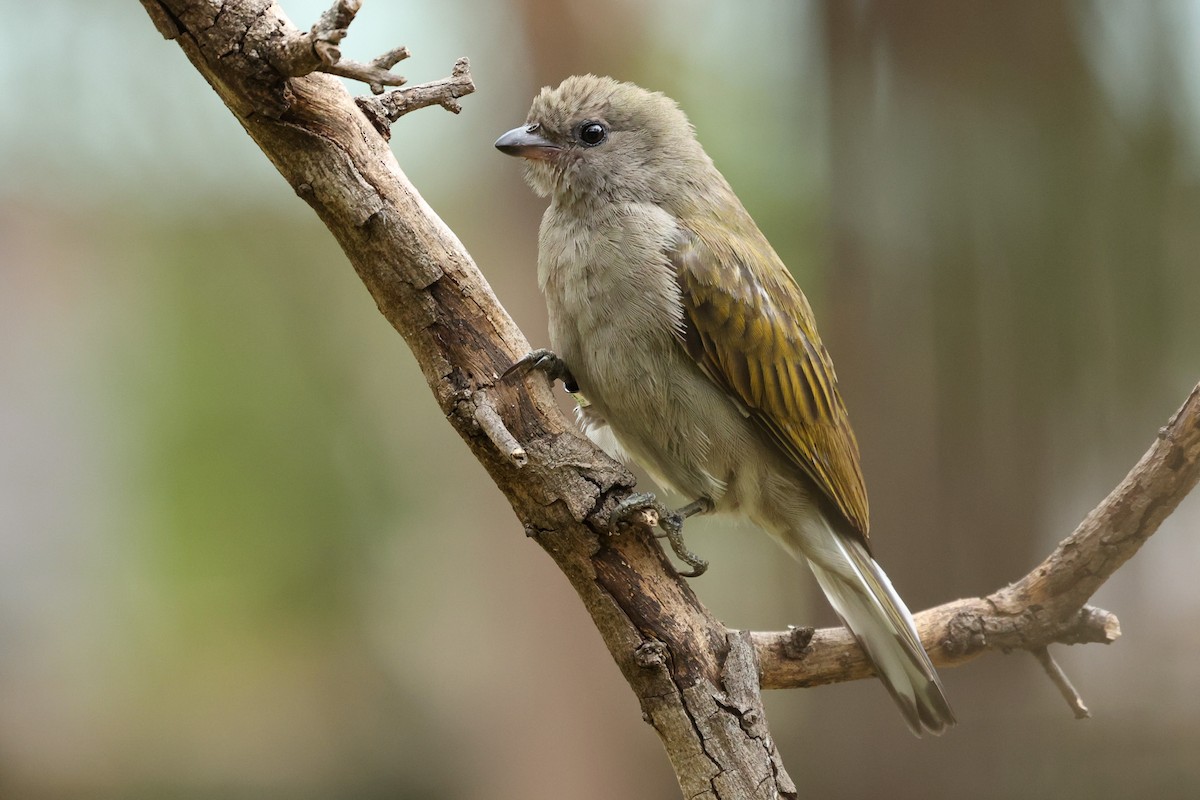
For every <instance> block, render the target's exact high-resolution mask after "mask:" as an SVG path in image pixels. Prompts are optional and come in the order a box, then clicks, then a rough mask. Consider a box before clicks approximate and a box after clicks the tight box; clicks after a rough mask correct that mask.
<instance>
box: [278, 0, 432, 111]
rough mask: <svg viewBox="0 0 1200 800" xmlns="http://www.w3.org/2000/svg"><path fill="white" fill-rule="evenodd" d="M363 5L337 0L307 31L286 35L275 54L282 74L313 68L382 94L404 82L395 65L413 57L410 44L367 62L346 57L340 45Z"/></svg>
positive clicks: (352, 0)
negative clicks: (407, 46)
mask: <svg viewBox="0 0 1200 800" xmlns="http://www.w3.org/2000/svg"><path fill="white" fill-rule="evenodd" d="M361 7H362V0H335V1H334V4H333V5H332V6H331V7H330V8H329V9H327V10H326V11H325V12H324V13H323V14H321V16H320V18H318V19H317V21H316V22H315V23H314V24H313V26H312V28H311V29H310V30H309V31H308V32H307V33H294V34H292V35H290V36H285V37H284V39H283V41H282V42H280V43H279V45H278V46H277V47H276V49H275V52H274V53H273V54H272V58H271V62H272V64H273V65H274V66H275V68H276V69H277V70H278V71H279V73H280V74H282V75H285V76H287V77H289V78H299V77H301V76H304V75H308V74H309V73H311V72H328V73H329V74H330V75H338V76H341V77H343V78H350V79H351V80H356V81H362V82H363V83H365V84H367V85H368V86H369V87H370V88H371V91H372V92H373V93H375V94H382V93H383V90H384V89H383V87H385V86H403V85H404V84H405V83H406V79H405V78H404V77H403V76H401V75H397V74H395V73H393V72H392V71H391V69H392V67H394V66H396V64H398V63H399V62H400V61H402V60H404V59H406V58H408V57H409V55H410V53H409V51H408V48H406V47H397V48H395V49H393V50H389V51H388V52H386V53H384V54H383V55H381V56H379V57H378V58H375V59H372V60H371V61H370V62H368V63H366V64H363V63H362V62H359V61H351V60H350V59H347V58H342V51H341V49H340V48H339V47H338V45H339V44H341V41H342V39H345V38H346V34H347V33H349V28H350V23H351V22H353V21H354V15H355V14H357V13H358V10H359V8H361Z"/></svg>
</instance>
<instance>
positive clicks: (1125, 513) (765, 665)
mask: <svg viewBox="0 0 1200 800" xmlns="http://www.w3.org/2000/svg"><path fill="white" fill-rule="evenodd" d="M1198 480H1200V385H1197V386H1196V387H1195V388H1194V389H1192V392H1191V394H1190V395H1189V396H1188V398H1187V400H1186V401H1185V402H1184V404H1183V406H1182V407H1181V408H1180V409H1179V411H1178V412H1176V413H1175V415H1174V416H1173V417H1172V418H1171V421H1170V422H1169V423H1167V425H1166V427H1164V428H1163V429H1162V430H1160V431H1159V434H1158V437H1157V439H1156V440H1155V442H1154V444H1153V445H1152V446H1151V447H1150V449H1149V450H1148V451H1147V452H1146V454H1145V455H1144V456H1142V459H1141V460H1140V461H1139V462H1138V463H1137V465H1136V466H1135V467H1134V468H1133V469H1132V470H1131V471H1130V472H1129V474H1128V475H1127V476H1125V479H1124V480H1123V481H1121V483H1120V484H1119V485H1118V486H1117V487H1116V488H1115V489H1113V491H1112V492H1111V493H1110V494H1109V495H1108V497H1106V498H1105V499H1104V501H1103V502H1101V503H1100V505H1098V506H1096V508H1095V509H1094V510H1093V511H1092V512H1091V513H1090V514H1088V515H1087V517H1086V518H1085V519H1084V520H1083V522H1081V523H1080V524H1079V527H1077V528H1076V529H1075V532H1074V533H1072V534H1071V535H1070V536H1069V537H1067V538H1066V539H1064V540H1063V541H1062V542H1061V543H1060V544H1059V545H1058V547H1057V548H1055V550H1054V552H1053V553H1051V554H1050V556H1049V557H1048V558H1046V560H1045V561H1043V562H1042V563H1041V564H1039V565H1038V566H1037V567H1036V568H1035V569H1034V570H1033V571H1032V572H1030V573H1029V574H1028V575H1026V576H1025V577H1024V578H1022V579H1021V580H1019V581H1017V582H1016V583H1014V584H1012V585H1010V586H1006V587H1004V588H1002V589H1000V590H998V591H996V592H994V593H992V594H991V595H989V596H987V597H986V598H971V599H967V600H956V601H954V602H952V603H947V604H945V605H942V606H938V607H937V608H933V609H929V610H927V611H922V612H921V613H919V614H917V615H916V622H917V630H918V631H919V632H920V634H921V641H922V642H923V643H924V644H925V647H926V649H927V650H929V655H930V658H932V659H933V662H934V664H936V665H937V666H939V667H952V666H958V665H959V664H964V663H966V662H967V661H970V660H971V659H973V658H975V657H977V656H979V655H982V654H983V653H984V652H986V651H988V650H1001V651H1005V652H1007V651H1009V650H1031V651H1036V650H1038V649H1044V648H1045V647H1046V646H1047V645H1049V644H1054V643H1060V644H1083V643H1087V642H1099V643H1104V644H1108V643H1110V642H1113V641H1115V640H1116V639H1117V637H1119V636H1120V635H1121V626H1120V623H1119V622H1118V621H1117V618H1116V617H1115V616H1113V615H1112V614H1110V613H1109V612H1107V611H1104V610H1102V609H1099V608H1095V607H1094V606H1089V605H1085V604H1086V603H1087V601H1088V600H1089V599H1090V598H1091V596H1092V595H1093V594H1094V593H1095V591H1096V590H1097V589H1098V588H1100V586H1101V585H1102V584H1103V583H1104V581H1106V580H1107V579H1108V578H1109V577H1110V576H1111V575H1112V574H1113V573H1114V572H1115V571H1116V570H1117V568H1118V567H1120V566H1121V564H1124V563H1125V562H1126V561H1128V560H1129V559H1130V558H1131V557H1132V556H1133V554H1134V553H1136V552H1137V550H1138V548H1140V547H1141V546H1142V544H1144V543H1145V542H1146V540H1147V539H1149V538H1150V536H1151V535H1152V534H1153V533H1154V532H1155V531H1156V530H1158V526H1159V525H1160V524H1161V523H1162V521H1163V520H1164V519H1166V517H1167V516H1168V515H1169V514H1170V513H1171V512H1172V511H1173V510H1174V509H1175V507H1176V506H1177V505H1179V502H1180V501H1181V500H1182V499H1183V498H1184V497H1185V496H1186V495H1187V494H1188V493H1189V492H1190V491H1191V490H1192V489H1193V488H1194V487H1195V485H1196V483H1197V481H1198ZM752 636H753V639H754V643H755V647H756V649H757V651H758V657H759V662H760V665H761V671H762V685H763V688H764V689H786V688H792V687H797V686H817V685H821V684H826V683H837V682H840V681H846V680H855V679H858V678H865V677H868V676H870V675H873V674H874V672H873V671H872V669H871V667H870V665H869V664H868V662H867V660H866V657H865V656H864V655H863V654H862V651H861V650H860V649H859V647H858V645H857V643H855V642H854V640H853V638H852V637H851V636H850V634H849V632H847V631H846V630H845V629H844V628H829V629H825V630H818V631H816V632H814V633H813V635H812V640H811V641H810V642H809V643H808V644H807V646H806V647H804V648H803V649H801V650H799V651H797V649H796V647H795V638H794V637H795V632H794V631H783V632H778V633H755V634H753V635H752Z"/></svg>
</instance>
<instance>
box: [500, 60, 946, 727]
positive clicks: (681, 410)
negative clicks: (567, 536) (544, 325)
mask: <svg viewBox="0 0 1200 800" xmlns="http://www.w3.org/2000/svg"><path fill="white" fill-rule="evenodd" d="M496 147H497V148H498V149H499V150H501V151H502V152H504V153H508V154H510V155H514V156H520V157H522V158H524V159H526V170H525V178H526V180H527V181H528V183H529V185H530V186H531V187H532V188H533V190H534V191H535V192H537V194H538V195H540V196H542V197H548V198H549V199H550V206H549V208H547V210H546V213H545V216H543V218H542V225H541V233H540V235H539V238H538V283H539V285H540V287H541V290H542V292H543V293H544V294H545V297H546V303H547V306H548V308H549V317H550V342H551V347H552V351H553V352H551V351H537V352H534V353H531V354H529V355H528V356H526V357H525V358H524V359H522V360H521V361H520V362H518V364H517V365H514V366H515V367H517V368H518V369H528V368H530V367H537V368H541V369H544V370H546V371H548V372H549V373H550V374H551V375H552V376H554V377H559V378H561V379H563V380H564V382H565V383H566V384H567V387H568V389H572V390H578V391H579V392H580V393H581V394H582V395H583V397H584V398H586V401H585V402H583V403H581V417H582V420H583V423H584V427H585V429H586V430H587V432H588V434H589V435H590V436H591V437H592V438H593V439H594V440H595V441H596V442H597V443H598V444H600V445H601V446H604V447H606V449H608V450H609V451H610V452H614V454H617V455H619V456H622V457H629V458H632V460H634V461H636V462H637V463H638V464H640V465H641V466H642V467H644V468H645V469H646V471H647V472H649V473H650V475H651V476H652V477H653V478H654V479H655V480H656V481H657V482H658V483H659V484H661V485H662V486H664V487H665V488H668V489H673V490H675V491H677V492H680V493H682V494H683V495H684V496H686V497H688V498H693V499H694V501H695V502H693V503H691V504H689V505H688V506H686V507H685V508H684V509H681V514H682V516H687V515H690V514H693V513H697V512H705V511H710V510H711V511H719V512H735V513H739V514H742V515H744V516H746V517H748V518H749V519H750V520H752V521H753V522H754V523H755V524H756V525H758V526H759V527H761V528H762V529H764V530H765V531H767V532H768V533H769V534H770V535H771V536H772V537H773V538H774V539H775V540H776V541H777V542H779V544H781V545H782V546H783V548H784V549H785V550H787V551H788V553H790V554H791V555H792V556H793V557H794V558H796V559H798V560H800V561H802V562H807V563H808V565H809V567H811V568H812V571H813V574H814V575H815V576H816V578H817V582H818V583H819V584H820V586H821V589H822V590H823V591H824V593H825V596H826V597H827V598H828V599H829V602H830V603H831V604H832V605H833V607H834V609H835V610H836V611H837V613H838V615H839V616H840V617H841V618H842V620H843V621H844V622H845V624H846V626H847V627H848V628H849V629H850V630H851V631H852V632H853V634H854V636H855V637H856V638H857V640H858V642H859V644H860V645H861V646H862V648H863V650H864V651H865V652H866V654H867V655H868V657H869V658H870V659H871V661H872V663H873V664H874V665H875V668H876V672H878V674H879V676H880V678H882V680H883V683H884V685H885V686H886V687H887V689H888V691H889V692H891V694H892V697H894V698H895V700H896V702H897V704H899V706H900V709H901V711H902V712H903V713H904V717H905V719H906V720H907V722H908V725H909V727H910V728H912V730H913V732H914V733H916V734H918V735H920V733H921V731H922V730H923V729H924V730H929V731H932V732H934V733H941V732H942V731H943V730H945V728H946V727H947V726H950V725H953V724H954V722H955V720H954V714H953V712H952V711H951V710H950V706H949V704H948V703H947V702H946V699H945V696H944V694H943V692H942V686H941V682H940V681H939V680H938V676H937V673H936V672H935V671H934V669H933V665H932V664H931V663H930V661H929V657H928V656H927V655H926V653H925V650H924V649H923V648H922V646H921V642H920V639H919V638H918V637H917V632H916V629H915V627H914V625H913V621H912V615H911V614H910V613H909V611H908V609H907V608H905V606H904V602H903V601H902V600H901V599H900V596H899V595H898V594H897V593H896V591H895V589H893V588H892V584H891V581H889V580H888V577H887V575H885V574H884V572H883V570H882V569H880V567H879V565H878V564H876V563H875V561H874V559H873V558H872V557H871V547H870V542H869V540H868V538H867V527H868V526H867V494H866V489H865V487H864V485H863V477H862V471H861V469H860V467H859V455H858V444H857V442H856V441H855V438H854V433H853V431H852V430H851V429H850V421H849V419H848V417H847V414H846V408H845V406H844V405H843V402H842V398H841V395H840V394H839V392H838V386H837V379H836V377H835V375H834V371H833V363H832V361H831V360H830V358H829V353H828V352H827V351H826V349H825V347H824V345H822V344H821V339H820V337H819V336H818V335H817V329H816V325H815V323H814V321H813V314H812V309H811V308H810V307H809V305H808V301H807V300H806V299H805V297H804V294H803V293H802V292H801V291H800V287H799V286H797V285H796V282H795V280H794V279H793V278H792V275H791V273H789V272H788V270H787V268H786V267H785V266H784V265H783V263H782V262H781V261H780V259H779V256H777V255H776V254H775V251H774V250H773V249H772V247H771V245H770V244H769V243H768V242H767V240H766V238H765V237H764V236H763V234H762V233H761V232H760V231H759V229H758V227H757V226H756V225H755V224H754V220H752V219H751V218H750V215H749V214H748V213H747V212H746V209H745V208H743V207H742V204H741V202H740V201H739V200H738V198H737V196H736V195H735V194H734V193H733V190H732V189H731V188H730V187H729V184H728V183H727V182H726V181H725V178H724V177H723V176H722V175H721V173H720V172H718V171H717V169H716V167H715V166H714V165H713V162H712V161H711V160H710V159H709V157H708V155H707V154H705V152H704V150H703V148H701V146H700V143H699V141H697V139H696V135H695V130H694V129H693V127H692V125H691V123H690V122H689V121H688V119H687V117H686V116H685V115H684V113H683V111H681V110H680V108H679V106H678V105H676V103H675V102H674V101H673V100H671V99H670V98H668V97H666V96H665V95H663V94H660V93H657V92H650V91H647V90H645V89H642V88H640V87H638V86H635V85H633V84H630V83H619V82H617V81H615V80H613V79H611V78H600V77H596V76H594V75H584V76H576V77H571V78H567V79H566V80H565V81H563V83H562V84H561V85H560V86H558V87H557V88H554V89H551V88H550V87H546V88H544V89H542V91H541V93H540V94H539V95H538V96H537V97H536V98H535V99H534V101H533V106H532V108H530V110H529V116H528V118H527V120H526V123H525V124H524V125H522V126H520V127H518V128H515V129H513V130H511V131H509V132H508V133H505V134H504V135H503V136H501V137H500V138H499V139H498V140H497V141H496ZM647 498H649V499H647ZM647 505H654V506H655V507H658V506H657V504H656V502H655V501H654V499H653V497H652V496H650V495H644V496H635V498H634V500H633V501H632V503H631V504H630V505H629V506H627V507H625V508H623V509H621V511H622V512H628V511H630V510H632V509H634V508H640V507H645V506H647ZM667 516H668V518H670V517H672V516H674V521H675V522H676V523H678V522H679V516H680V515H671V514H669V513H668V514H667ZM673 543H674V542H673ZM677 552H678V550H677ZM688 560H689V561H690V563H692V564H693V566H699V565H700V564H702V563H703V562H699V560H698V559H688Z"/></svg>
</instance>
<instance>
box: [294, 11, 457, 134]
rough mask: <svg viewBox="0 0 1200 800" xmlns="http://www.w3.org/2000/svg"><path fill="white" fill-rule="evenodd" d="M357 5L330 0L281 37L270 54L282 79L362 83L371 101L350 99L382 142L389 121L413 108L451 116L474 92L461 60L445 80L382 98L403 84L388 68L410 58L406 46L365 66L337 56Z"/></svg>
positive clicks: (355, 12)
mask: <svg viewBox="0 0 1200 800" xmlns="http://www.w3.org/2000/svg"><path fill="white" fill-rule="evenodd" d="M361 7H362V0H335V2H334V4H333V5H332V6H330V7H329V8H328V9H327V10H326V11H325V12H324V13H323V14H321V16H320V18H319V19H318V20H317V21H316V22H315V23H314V24H313V26H312V28H311V29H309V30H308V31H306V32H300V33H293V34H291V35H289V36H286V37H285V38H284V39H283V41H282V42H281V43H280V44H279V45H278V46H277V47H276V48H275V52H274V53H273V54H272V58H271V61H272V64H273V65H274V66H275V68H276V69H277V70H278V71H279V73H280V74H281V75H284V76H285V77H288V78H299V77H302V76H304V75H309V74H311V73H313V72H325V73H328V74H330V75H337V76H339V77H342V78H349V79H351V80H356V81H361V82H362V83H365V84H367V86H368V87H370V89H371V94H373V95H376V97H373V98H369V97H359V98H355V103H357V105H358V107H359V109H360V110H361V111H362V112H363V113H364V114H366V116H367V119H369V120H370V121H371V125H372V126H374V128H375V129H376V130H377V131H379V133H380V135H381V136H383V137H384V138H385V139H390V138H391V124H392V123H393V122H395V121H396V120H398V119H400V117H402V116H404V115H405V114H407V113H408V112H410V111H415V110H416V109H418V108H424V107H426V106H432V105H440V106H441V107H442V108H444V109H446V110H447V111H450V112H452V113H455V114H457V113H459V112H460V111H462V106H461V105H459V103H458V100H459V98H461V97H464V96H466V95H468V94H470V93H472V92H474V91H475V82H474V81H473V80H472V78H471V67H470V63H469V62H468V61H467V59H465V58H460V59H459V60H458V61H456V62H455V64H454V69H453V71H452V72H451V73H450V77H448V78H442V79H441V80H437V81H430V82H429V83H422V84H418V85H416V86H410V87H408V88H405V89H402V90H396V91H392V92H388V93H386V94H385V93H384V91H385V87H388V86H404V84H406V83H407V82H408V79H407V78H405V77H404V76H402V75H397V74H396V73H394V72H392V67H394V66H396V65H397V64H398V63H400V62H401V61H403V60H404V59H406V58H408V57H409V56H411V55H412V53H411V52H410V51H409V49H408V48H407V47H397V48H394V49H392V50H389V51H387V52H386V53H384V54H383V55H381V56H377V57H376V58H373V59H372V60H371V61H368V62H366V63H362V62H360V61H352V60H350V59H348V58H343V57H342V51H341V47H340V45H341V42H342V40H343V39H345V38H346V35H347V34H348V33H349V29H350V23H351V22H353V21H354V17H355V15H356V14H357V13H358V10H359V9H360V8H361Z"/></svg>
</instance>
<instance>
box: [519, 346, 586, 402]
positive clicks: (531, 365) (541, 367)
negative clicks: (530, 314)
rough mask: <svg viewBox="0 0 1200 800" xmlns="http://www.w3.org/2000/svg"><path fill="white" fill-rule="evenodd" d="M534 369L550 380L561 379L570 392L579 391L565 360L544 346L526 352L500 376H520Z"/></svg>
mask: <svg viewBox="0 0 1200 800" xmlns="http://www.w3.org/2000/svg"><path fill="white" fill-rule="evenodd" d="M534 370H537V371H538V372H544V373H546V377H548V378H549V379H550V380H551V381H555V380H559V381H562V382H563V388H564V389H566V390H567V391H568V392H570V393H571V394H575V393H576V392H578V391H579V384H577V383H576V382H575V376H574V375H572V374H571V370H569V369H567V362H565V361H563V360H562V357H561V356H559V355H558V353H555V352H553V351H551V350H546V349H545V348H539V349H537V350H533V351H531V352H529V353H526V354H525V355H524V356H522V357H521V358H520V360H518V361H517V362H516V363H515V364H513V365H512V366H511V367H509V368H508V369H506V370H504V374H502V375H501V376H500V378H501V380H503V379H506V378H508V377H510V376H512V375H516V376H518V377H520V376H522V375H526V374H528V373H530V372H532V371H534Z"/></svg>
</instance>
